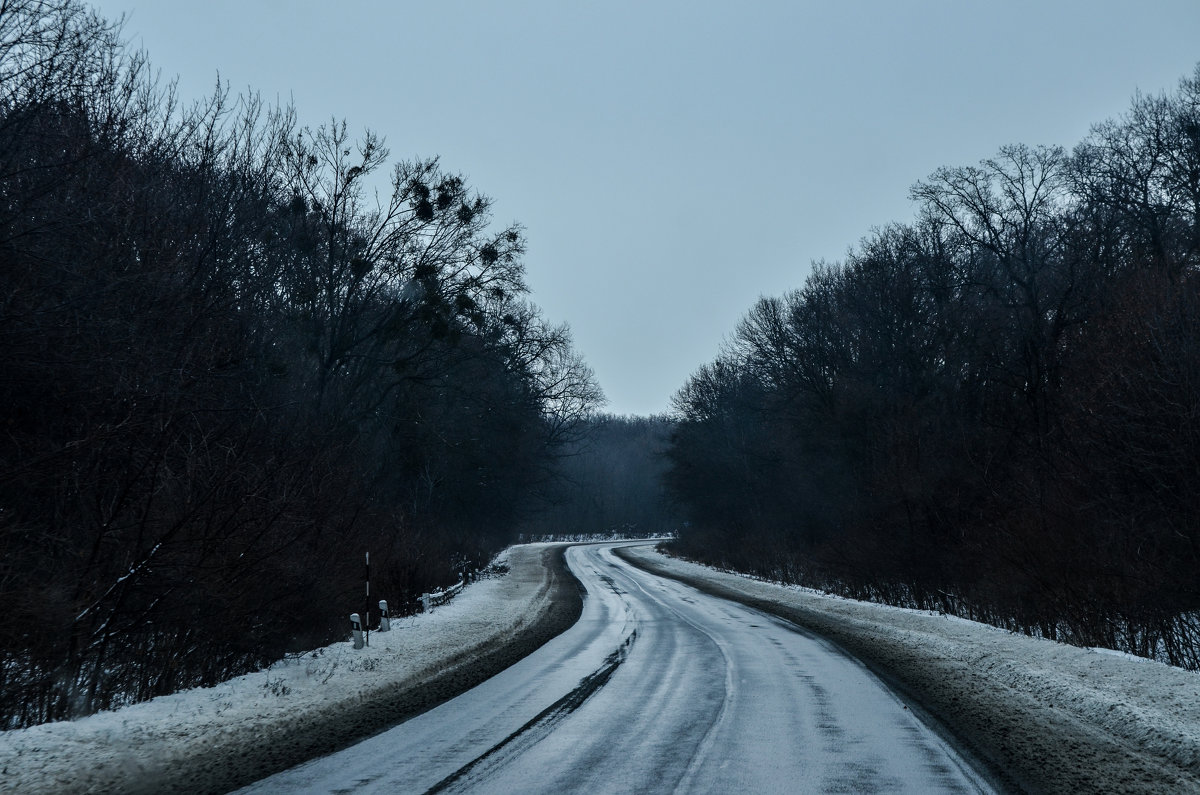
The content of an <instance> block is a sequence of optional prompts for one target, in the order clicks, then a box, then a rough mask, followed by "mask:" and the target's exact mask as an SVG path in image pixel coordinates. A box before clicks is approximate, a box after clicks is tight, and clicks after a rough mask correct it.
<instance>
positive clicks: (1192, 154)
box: [667, 69, 1200, 669]
mask: <svg viewBox="0 0 1200 795" xmlns="http://www.w3.org/2000/svg"><path fill="white" fill-rule="evenodd" d="M911 198H912V199H913V201H914V202H915V205H916V213H915V220H913V221H912V222H910V223H896V224H891V225H888V226H885V227H882V228H878V229H875V230H872V231H871V232H870V233H869V234H868V235H867V236H866V237H865V238H864V239H863V240H862V241H861V242H860V243H859V244H858V245H857V247H856V248H854V249H853V250H852V251H851V253H850V254H849V255H848V256H847V257H846V259H845V260H844V261H842V262H836V263H819V264H817V265H816V266H814V268H813V271H812V273H811V275H810V276H809V277H808V278H807V280H806V281H805V282H804V284H803V286H802V287H800V288H799V289H796V290H793V291H791V292H788V293H786V294H784V295H782V296H776V297H764V298H762V299H760V300H759V301H758V302H757V303H756V304H755V305H754V306H753V307H752V308H751V309H750V310H749V311H748V312H747V313H746V314H745V316H744V318H743V319H742V321H741V323H740V324H739V325H738V327H737V329H736V331H735V332H734V334H733V335H732V337H731V339H730V340H729V341H728V342H727V344H726V345H725V346H724V348H723V349H722V350H721V351H720V352H719V354H718V355H717V356H716V358H715V359H714V360H713V361H712V362H711V363H709V364H706V365H704V366H703V367H701V368H700V369H699V370H697V371H696V372H695V373H694V374H693V375H692V376H691V377H690V379H689V380H688V381H687V383H686V384H685V385H684V386H683V388H682V389H681V390H680V391H679V392H678V393H677V394H676V396H675V398H674V407H675V409H676V412H677V421H678V425H677V427H676V429H675V432H674V435H673V438H672V442H671V445H670V447H669V449H668V457H669V459H670V467H669V471H668V473H667V479H668V483H669V487H670V492H671V494H672V495H673V496H674V497H675V499H676V500H677V502H678V504H679V506H680V510H681V511H682V513H683V515H684V518H685V519H686V524H685V525H684V526H683V527H682V528H681V530H680V537H679V539H678V542H677V543H676V544H675V549H676V551H677V552H679V553H680V554H683V555H686V556H689V557H692V558H695V559H698V560H701V561H705V562H709V563H713V564H716V565H720V566H726V567H730V568H734V569H738V570H741V571H747V572H753V573H755V574H759V575H763V576H766V577H770V578H775V579H779V580H783V581H787V582H793V583H802V584H804V585H810V586H814V587H819V588H825V589H828V590H831V591H833V592H836V593H841V594H844V595H847V596H851V597H855V598H867V599H874V600H878V601H883V602H887V603H891V604H897V605H904V606H910V607H917V608H922V609H928V610H936V611H942V612H945V613H953V614H956V615H961V616H966V617H969V618H972V619H977V620H982V621H987V622H991V623H993V624H996V625H998V626H1001V627H1005V628H1008V629H1010V630H1013V631H1020V632H1025V633H1030V634H1034V635H1039V636H1043V637H1047V638H1052V639H1056V640H1061V641H1064V642H1069V643H1074V644H1078V645H1085V646H1103V647H1107V648H1113V649H1120V650H1125V651H1128V652H1132V653H1134V654H1138V655H1142V656H1148V657H1155V658H1158V659H1161V660H1164V661H1167V662H1170V663H1172V664H1174V665H1180V666H1184V667H1186V668H1190V669H1197V668H1200V580H1197V577H1196V572H1197V571H1198V570H1200V491H1197V489H1196V483H1197V481H1198V480H1200V69H1197V71H1196V72H1195V73H1194V74H1193V75H1191V76H1190V77H1187V78H1185V79H1183V80H1182V81H1181V82H1180V83H1179V86H1178V88H1177V89H1176V90H1174V91H1173V92H1170V93H1168V94H1163V95H1160V96H1145V95H1138V96H1135V97H1134V98H1133V100H1132V103H1131V105H1130V107H1129V108H1128V110H1127V111H1126V112H1125V113H1124V114H1123V115H1121V116H1120V117H1118V118H1116V119H1113V120H1110V121H1106V122H1103V123H1100V124H1097V125H1095V126H1094V127H1093V128H1092V131H1091V133H1090V134H1089V135H1088V136H1087V138H1086V139H1085V140H1084V141H1082V142H1081V143H1079V144H1078V145H1077V146H1075V147H1074V148H1073V149H1071V150H1066V149H1064V148H1059V147H1033V146H1025V145H1012V146H1007V147H1004V148H1002V149H1001V150H1000V151H999V152H998V153H997V154H996V155H995V156H994V157H991V158H988V159H986V160H984V161H982V162H981V163H979V164H978V165H974V166H950V167H944V168H940V169H938V170H937V171H935V172H934V173H933V174H932V175H930V176H929V177H928V178H927V179H925V180H923V181H921V182H919V183H918V184H916V185H915V186H914V187H913V188H912V190H911Z"/></svg>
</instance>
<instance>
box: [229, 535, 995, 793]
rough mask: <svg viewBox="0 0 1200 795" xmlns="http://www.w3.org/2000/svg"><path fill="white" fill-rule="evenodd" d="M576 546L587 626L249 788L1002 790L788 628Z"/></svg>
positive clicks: (603, 549)
mask: <svg viewBox="0 0 1200 795" xmlns="http://www.w3.org/2000/svg"><path fill="white" fill-rule="evenodd" d="M613 546H614V545H613V544H604V545H588V546H578V547H573V548H571V549H569V550H568V551H567V563H568V565H569V566H570V567H571V570H572V571H573V572H574V573H575V575H576V576H577V577H578V578H579V579H580V581H581V582H582V583H583V585H584V587H585V588H586V590H587V597H586V599H585V602H584V608H583V615H582V617H581V618H580V620H579V622H578V623H577V624H576V625H575V626H573V627H572V628H571V629H569V630H567V631H566V632H565V633H563V634H562V635H560V636H558V637H557V638H555V639H554V640H552V641H550V642H549V643H547V644H546V645H545V646H543V647H542V648H541V649H539V650H538V651H536V652H534V653H533V654H531V655H530V656H529V657H526V658H525V659H524V660H522V661H520V662H519V663H517V664H516V665H514V666H512V667H511V668H509V669H507V670H505V671H503V672H502V673H500V674H498V675H496V676H495V677H493V678H491V679H489V680H488V681H486V682H484V683H483V684H481V685H479V686H478V687H476V688H474V689H473V690H470V691H468V692H467V693H464V694H462V695H461V696H459V697H457V698H455V699H453V700H451V701H448V702H446V703H444V704H442V705H441V706H439V707H437V708H435V709H433V710H430V711H429V712H426V713H424V714H422V715H419V716H417V717H415V718H413V719H411V720H408V721H406V722H405V723H402V724H400V725H399V726H396V727H395V728H393V729H390V730H388V731H386V732H384V733H382V734H379V735H376V736H375V737H372V738H370V739H368V740H365V741H364V742H361V743H359V744H357V745H355V746H352V747H350V748H347V749H345V750H343V751H340V752H338V753H335V754H331V755H330V756H326V757H322V758H320V759H316V760H313V761H311V762H308V763H305V764H303V765H299V766H297V767H294V768H292V769H290V770H286V771H283V772H282V773H279V774H277V775H274V776H271V777H270V778H267V779H263V780H262V781H259V782H257V783H255V784H253V785H251V786H249V787H246V788H244V789H242V790H240V792H242V793H268V792H269V793H278V792H303V793H337V794H338V795H346V794H347V793H356V794H357V793H363V794H364V795H365V794H367V793H395V792H415V793H421V792H427V793H434V792H446V793H450V792H489V793H493V792H499V793H504V792H514V793H515V792H521V793H537V792H546V793H560V792H588V793H597V792H755V793H766V792H789V793H803V792H814V793H816V792H913V793H918V792H919V793H937V792H947V793H950V792H953V793H961V792H991V791H992V789H991V787H990V786H989V784H988V781H987V779H986V778H985V777H984V776H982V775H981V774H979V773H978V772H977V771H976V770H975V769H974V768H973V767H972V766H971V765H970V764H969V763H968V761H967V760H966V759H965V758H964V757H963V756H962V755H961V754H960V753H958V752H957V751H956V750H955V749H954V748H953V747H951V746H950V745H949V744H948V743H947V742H946V741H945V740H944V739H943V738H942V737H940V736H939V735H938V734H937V733H936V732H934V731H933V730H931V729H930V728H929V727H928V726H926V725H925V724H924V723H923V722H922V720H921V719H920V717H919V716H918V715H916V714H915V713H914V711H913V710H910V709H908V708H907V707H906V706H905V704H903V703H902V701H901V700H900V699H899V698H898V697H897V696H896V695H895V694H893V693H892V692H891V691H889V690H888V689H887V688H886V687H885V686H884V685H883V684H882V683H881V682H880V681H879V680H878V679H877V678H875V677H874V676H873V675H872V674H871V673H870V672H869V671H867V670H866V668H864V667H863V666H862V665H861V664H859V663H858V662H857V661H855V660H853V659H852V658H850V657H847V656H846V655H844V654H842V653H841V652H840V651H838V650H837V649H836V648H835V647H833V646H832V645H831V644H829V643H827V642H826V641H824V640H822V639H820V638H817V637H814V636H812V635H811V634H809V633H807V632H805V631H803V630H801V629H799V628H798V627H796V626H795V625H793V624H790V623H788V622H786V621H783V620H780V619H778V618H774V617H771V616H768V615H766V614H765V613H762V612H759V611H757V610H753V609H751V608H748V607H744V606H742V605H738V604H735V603H733V602H729V601H725V600H722V599H718V598H715V597H711V596H707V595H705V594H702V593H700V592H698V591H696V590H695V589H693V588H691V587H689V586H686V585H683V584H681V583H678V582H675V581H673V580H668V579H664V578H661V577H658V576H655V575H653V574H649V573H647V572H645V571H642V570H640V569H637V568H635V567H633V566H631V565H629V564H627V563H625V562H624V561H622V560H620V559H618V558H616V557H615V556H614V555H613V554H612V547H613Z"/></svg>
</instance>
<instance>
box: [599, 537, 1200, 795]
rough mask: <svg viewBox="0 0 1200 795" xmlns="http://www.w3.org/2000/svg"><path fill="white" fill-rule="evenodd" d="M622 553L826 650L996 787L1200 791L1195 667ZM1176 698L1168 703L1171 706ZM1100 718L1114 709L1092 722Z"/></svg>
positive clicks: (642, 550) (643, 550) (644, 553)
mask: <svg viewBox="0 0 1200 795" xmlns="http://www.w3.org/2000/svg"><path fill="white" fill-rule="evenodd" d="M617 554H618V555H619V556H620V557H621V558H623V559H624V560H626V561H628V562H630V563H632V564H634V565H636V566H639V567H641V568H643V569H646V570H647V571H650V572H652V573H654V574H659V575H661V576H666V577H670V578H672V579H675V580H679V581H681V582H684V583H686V584H688V585H691V586H693V587H695V588H697V589H699V590H701V591H704V592H705V593H709V594H712V595H714V596H720V597H723V598H726V599H731V600H733V601H736V602H740V603H742V604H745V605H747V606H749V607H753V608H756V609H759V610H762V611H763V612H765V613H770V614H772V615H775V616H778V617H780V618H784V619H786V620H788V621H791V622H792V623H794V624H796V625H797V626H799V627H800V628H802V629H804V630H807V631H810V632H813V633H815V634H817V635H819V636H821V637H823V638H825V639H827V640H829V641H831V642H832V643H833V644H835V645H836V646H838V647H839V648H841V649H842V650H843V651H845V652H846V653H848V654H850V655H851V656H852V657H855V658H856V659H858V660H860V661H861V662H862V663H863V664H864V665H866V666H867V667H868V668H869V669H871V670H872V671H873V672H874V673H875V674H876V675H878V676H879V677H880V678H882V679H883V680H884V681H885V682H887V683H888V684H889V685H890V686H891V687H892V688H893V689H894V690H896V691H897V692H898V693H899V694H900V695H901V697H902V698H905V699H906V700H908V701H909V702H910V703H911V704H913V705H914V706H917V707H919V708H920V709H921V710H922V711H923V712H924V713H926V714H927V715H929V716H931V718H932V719H933V720H934V721H935V722H936V724H940V728H941V729H942V730H943V731H944V732H946V733H947V734H948V735H949V737H951V738H952V739H953V741H955V742H956V744H958V745H959V746H960V747H962V748H963V749H964V750H965V751H966V753H968V754H969V755H971V756H973V757H975V758H976V759H977V760H979V761H980V762H982V763H983V764H984V765H985V767H986V768H987V770H988V771H989V772H990V773H991V775H992V777H993V779H994V781H995V783H996V784H997V785H998V786H1000V787H1001V788H1002V789H1006V790H1012V791H1028V792H1113V791H1119V792H1193V791H1200V766H1198V765H1197V753H1198V751H1200V740H1198V738H1197V737H1196V732H1195V731H1194V728H1195V726H1194V725H1193V730H1189V729H1188V728H1187V726H1188V717H1187V716H1188V715H1191V714H1192V713H1193V712H1194V711H1195V710H1196V709H1197V708H1200V707H1198V705H1200V696H1197V694H1196V692H1195V691H1196V690H1200V676H1197V675H1196V674H1194V673H1192V672H1187V671H1180V670H1179V669H1170V668H1168V667H1167V666H1161V665H1159V664H1157V663H1151V662H1140V661H1131V660H1126V659H1122V658H1118V657H1112V656H1110V655H1102V654H1097V653H1095V652H1091V651H1089V650H1086V649H1076V648H1074V647H1064V646H1063V645H1062V644H1055V643H1050V642H1048V641H1042V640H1038V639H1033V638H1027V637H1024V636H1020V635H1012V634H1010V633H1006V632H1003V631H1001V630H996V629H994V628H991V627H984V626H983V625H977V624H974V622H965V621H961V620H959V619H954V618H952V617H947V616H937V615H930V614H922V613H917V612H916V611H900V610H898V609H897V608H889V607H886V606H882V605H871V604H868V603H861V602H853V601H852V600H842V599H836V598H832V597H828V596H823V595H816V594H813V593H811V592H806V591H803V590H801V589H795V588H787V587H784V586H779V585H774V584H770V583H764V582H761V581H758V580H753V579H751V578H747V577H741V576H739V575H734V574H728V573H723V572H718V571H715V570H713V569H709V568H707V567H703V566H699V565H697V564H692V563H687V562H686V561H679V560H676V559H674V558H668V557H666V556H663V555H661V554H660V553H657V552H655V551H654V550H653V549H652V548H649V547H637V548H623V549H620V550H617ZM901 614H903V615H901ZM981 641H982V642H981ZM1147 666H1153V668H1147ZM1127 669H1128V670H1127ZM1160 669H1161V671H1160ZM1147 673H1149V674H1160V673H1161V676H1160V679H1161V681H1162V683H1163V685H1162V686H1163V687H1169V688H1176V689H1177V690H1178V696H1179V698H1178V706H1179V707H1180V708H1181V709H1183V710H1184V711H1185V713H1186V715H1185V716H1184V719H1183V720H1182V721H1179V720H1176V718H1177V717H1178V716H1173V715H1168V714H1167V713H1168V712H1170V711H1171V710H1170V709H1161V707H1162V706H1163V703H1164V702H1163V699H1162V698H1161V695H1162V694H1161V693H1160V694H1158V695H1157V696H1154V697H1150V696H1149V695H1148V694H1142V693H1140V692H1134V690H1135V689H1134V688H1131V687H1128V686H1122V683H1123V682H1127V681H1130V680H1131V678H1132V679H1136V681H1137V682H1138V683H1139V685H1138V687H1144V685H1143V684H1141V683H1144V682H1145V681H1146V680H1147ZM1123 674H1124V677H1123V676H1122V675H1123ZM1134 674H1137V676H1136V677H1134V676H1133V675H1134ZM1105 675H1107V676H1108V681H1107V683H1106V685H1105V687H1101V688H1099V689H1097V687H1095V686H1093V684H1089V685H1088V686H1087V687H1083V686H1075V685H1074V684H1072V686H1071V687H1066V686H1065V684H1064V682H1068V680H1072V679H1074V678H1077V677H1079V676H1084V677H1086V676H1091V677H1093V679H1095V678H1098V677H1103V676H1105ZM1150 678H1151V680H1153V679H1154V677H1153V676H1151V677H1150ZM1185 688H1187V689H1189V692H1188V693H1187V697H1186V698H1185V697H1184V693H1183V689H1185ZM1106 699H1109V701H1108V702H1106V705H1107V709H1103V710H1102V709H1100V707H1101V703H1100V702H1105V700H1106ZM1139 701H1142V702H1143V703H1139ZM1174 703H1175V701H1174V700H1171V699H1168V701H1167V702H1166V706H1167V707H1168V708H1169V707H1171V706H1172V705H1173V704H1174ZM1101 713H1113V714H1112V715H1111V717H1110V716H1105V717H1104V718H1103V719H1098V716H1099V715H1101Z"/></svg>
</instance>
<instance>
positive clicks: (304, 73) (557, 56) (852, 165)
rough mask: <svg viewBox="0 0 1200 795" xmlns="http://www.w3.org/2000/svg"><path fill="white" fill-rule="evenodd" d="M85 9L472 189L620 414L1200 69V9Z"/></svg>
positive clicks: (173, 71) (112, 0) (176, 5)
mask: <svg viewBox="0 0 1200 795" xmlns="http://www.w3.org/2000/svg"><path fill="white" fill-rule="evenodd" d="M94 5H95V6H96V7H97V8H98V9H100V10H101V12H102V13H104V14H105V15H106V16H109V17H114V18H115V17H117V16H119V15H120V14H121V13H122V12H125V13H127V14H128V20H127V25H126V36H127V38H128V39H129V40H130V41H131V42H132V43H133V44H134V45H142V46H144V47H145V48H146V49H147V50H148V51H149V53H150V56H151V59H152V60H153V62H154V63H155V65H156V66H157V67H159V68H160V69H161V70H162V73H163V76H164V77H167V78H170V77H174V76H177V77H178V79H179V85H180V90H181V94H182V95H183V97H184V98H196V97H199V96H200V95H202V94H204V93H207V92H209V91H210V90H211V88H212V86H213V84H214V83H215V81H216V78H217V74H218V72H219V73H220V76H221V79H222V80H225V81H228V82H229V83H230V85H231V87H232V89H233V90H234V91H235V92H238V91H245V90H247V89H252V90H254V91H257V92H260V93H261V94H262V95H263V97H264V98H266V99H268V100H272V101H273V100H275V99H278V100H280V101H281V102H284V103H286V102H288V101H294V103H295V105H296V107H297V110H298V111H299V115H300V118H301V120H302V121H303V122H305V123H308V124H314V125H315V124H319V123H321V122H323V121H327V120H328V119H329V118H330V117H331V116H334V117H337V118H339V119H340V118H345V119H346V120H347V121H348V122H349V123H350V124H351V126H353V127H357V128H358V129H360V130H361V129H363V128H370V129H373V130H375V131H376V132H378V133H380V134H382V135H384V136H385V137H386V139H387V142H388V145H389V147H390V149H391V151H392V155H393V158H394V159H395V158H413V157H418V156H421V157H424V156H432V155H438V156H440V157H441V158H442V164H443V165H444V166H445V167H446V168H448V169H449V170H451V171H456V172H461V173H463V174H465V175H466V176H467V177H468V180H469V183H470V184H471V185H472V186H473V187H475V188H476V189H478V190H480V191H481V192H483V193H485V194H488V195H490V196H491V197H492V198H493V199H494V200H495V209H496V221H497V222H498V223H500V224H506V223H509V222H512V221H518V222H520V223H521V224H523V225H524V226H525V227H526V229H527V232H528V237H529V253H528V256H527V258H526V265H527V269H528V278H529V283H530V285H531V287H532V288H533V298H534V300H535V301H536V302H537V303H538V304H540V305H541V306H542V308H543V310H544V311H545V313H546V315H547V316H548V317H549V318H551V319H552V320H556V321H567V322H569V323H570V324H571V326H572V328H573V329H574V335H575V341H576V345H577V347H578V348H579V350H580V351H581V352H582V353H583V355H584V356H585V357H586V359H587V361H588V362H589V364H591V366H592V367H593V369H594V370H595V371H596V375H597V376H598V378H599V380H600V383H601V385H602V386H603V387H604V390H605V392H606V394H607V395H608V397H609V400H610V403H609V406H608V410H610V411H613V412H615V413H622V414H648V413H654V412H661V411H664V410H666V409H667V408H668V405H669V400H670V396H671V394H672V393H673V392H674V391H675V390H676V389H678V388H679V387H680V386H682V385H683V382H684V380H685V379H686V378H687V376H688V375H689V374H690V373H691V372H692V371H694V370H695V369H696V368H697V367H698V366H699V365H701V364H703V363H704V362H706V361H709V360H710V359H711V358H712V357H713V356H714V355H715V354H716V352H717V349H718V347H719V345H720V343H721V341H722V339H723V338H724V337H725V335H727V334H728V333H729V332H730V331H731V330H732V329H733V327H734V325H735V324H736V323H737V321H738V319H739V318H740V317H741V315H742V314H743V313H744V312H745V311H746V310H747V309H748V308H749V307H750V305H751V303H752V302H753V301H754V300H755V299H756V298H757V297H758V296H759V295H771V294H777V293H780V292H782V291H784V290H786V289H790V288H793V287H799V286H800V285H802V284H803V281H804V278H805V277H806V275H807V274H808V271H809V267H810V264H811V263H812V261H814V260H821V259H826V260H837V259H840V258H842V257H843V256H844V255H845V253H846V250H847V248H848V247H849V246H851V245H853V244H855V243H856V242H857V241H858V240H859V239H860V238H861V237H862V236H863V235H865V234H866V233H867V232H868V231H869V230H870V229H871V227H873V226H880V225H883V224H886V223H888V222H890V221H906V220H910V219H911V218H912V214H913V211H912V205H911V204H910V202H909V201H908V198H907V196H908V188H909V186H910V185H912V183H914V182H915V181H917V180H918V179H922V178H923V177H925V176H927V175H928V174H929V173H930V172H931V171H933V170H934V169H935V168H937V167H938V166H942V165H963V164H967V163H975V162H977V161H979V160H980V159H982V158H985V157H988V156H990V155H992V154H994V153H995V151H996V149H997V148H998V147H1000V146H1001V145H1003V144H1006V143H1015V142H1021V143H1028V144H1061V145H1064V146H1071V145H1073V144H1075V143H1076V142H1078V141H1079V140H1080V139H1081V138H1082V137H1083V136H1084V135H1086V133H1087V131H1088V128H1089V127H1090V126H1091V125H1092V124H1093V123H1096V122H1099V121H1102V120H1104V119H1105V118H1108V117H1111V116H1115V115H1118V114H1120V113H1122V112H1124V110H1125V108H1126V107H1127V106H1128V104H1129V99H1130V97H1131V96H1132V95H1133V93H1134V92H1135V91H1136V90H1141V91H1143V92H1146V93H1158V92H1160V91H1163V90H1169V89H1173V88H1174V87H1175V85H1176V84H1177V82H1178V80H1179V78H1181V77H1183V76H1184V75H1185V74H1189V73H1191V72H1192V70H1193V69H1194V68H1195V67H1196V64H1197V63H1198V62H1200V0H1078V1H1075V0H1036V1H1035V0H992V1H991V2H974V1H973V0H912V1H911V2H905V1H902V0H893V1H891V2H888V1H887V0H877V1H876V2H869V1H868V0H828V1H827V2H816V0H793V2H752V1H750V0H744V1H743V2H708V1H707V0H687V1H686V2H655V1H654V0H641V2H630V1H627V0H605V1H604V2H594V3H593V2H589V3H584V2H566V0H557V1H555V0H545V1H544V2H534V1H532V0H520V1H519V2H498V1H497V2H483V1H482V0H478V1H476V2H465V1H464V2H456V1H455V0H423V2H419V3H410V2H382V1H381V2H363V1H357V2H356V1H355V0H342V1H341V2H329V0H325V2H310V1H309V0H288V1H287V2H283V1H276V0H236V1H231V0H104V2H100V3H95V4H94Z"/></svg>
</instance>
